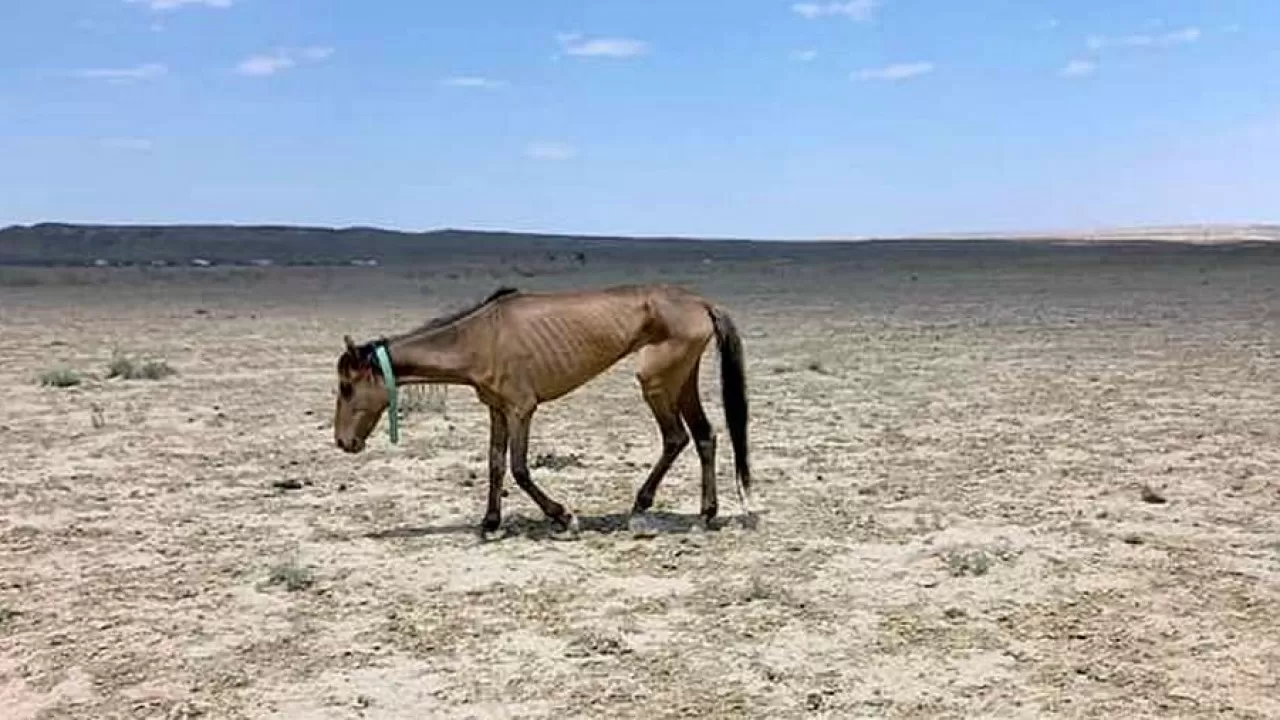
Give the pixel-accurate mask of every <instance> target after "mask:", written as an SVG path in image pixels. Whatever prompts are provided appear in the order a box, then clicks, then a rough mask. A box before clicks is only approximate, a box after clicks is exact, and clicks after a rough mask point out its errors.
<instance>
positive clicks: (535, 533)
mask: <svg viewBox="0 0 1280 720" xmlns="http://www.w3.org/2000/svg"><path fill="white" fill-rule="evenodd" d="M630 522H631V514H630V513H605V514H601V515H579V516H578V529H579V531H580V532H581V533H597V534H600V535H615V534H618V533H626V534H630V533H631V532H632V528H631V524H630ZM730 523H733V524H737V525H738V526H740V527H742V528H744V529H747V530H756V529H757V528H758V523H759V520H758V518H757V517H756V515H748V516H732V517H719V518H716V520H715V521H714V522H713V523H712V524H711V526H710V527H709V528H705V529H706V530H710V531H718V530H720V529H722V528H724V527H725V526H727V525H729V524H730ZM645 526H646V530H647V531H648V532H647V534H650V535H683V534H688V533H692V532H697V531H701V530H703V529H704V528H703V524H702V517H701V516H699V515H697V514H696V513H675V512H665V511H655V510H651V511H649V512H648V513H646V523H645ZM480 534H481V531H480V524H479V522H462V523H446V524H443V525H421V526H401V527H395V528H388V529H386V530H376V531H373V532H369V533H365V535H364V537H366V538H369V539H372V540H393V539H398V538H420V537H435V536H447V535H480ZM495 534H496V535H497V537H493V536H490V537H489V538H487V540H488V541H489V542H500V541H502V540H507V539H509V538H515V537H519V538H524V539H526V540H535V541H545V540H564V539H573V538H572V537H570V536H569V535H568V533H566V531H563V530H560V529H559V528H558V526H556V524H555V523H553V522H551V521H550V520H548V519H545V518H541V517H528V516H525V515H520V514H513V515H509V516H507V517H506V518H504V519H503V523H502V527H501V528H499V530H498V532H497V533H495Z"/></svg>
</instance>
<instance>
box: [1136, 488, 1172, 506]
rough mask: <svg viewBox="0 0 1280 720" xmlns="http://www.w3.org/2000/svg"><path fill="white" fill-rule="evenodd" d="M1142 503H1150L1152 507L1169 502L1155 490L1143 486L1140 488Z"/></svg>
mask: <svg viewBox="0 0 1280 720" xmlns="http://www.w3.org/2000/svg"><path fill="white" fill-rule="evenodd" d="M1142 502H1145V503H1152V504H1154V505H1163V504H1164V503H1167V502H1169V501H1168V500H1166V499H1165V497H1164V495H1161V494H1160V493H1159V492H1158V491H1157V490H1156V489H1155V488H1153V487H1151V486H1150V485H1145V484H1144V485H1143V486H1142Z"/></svg>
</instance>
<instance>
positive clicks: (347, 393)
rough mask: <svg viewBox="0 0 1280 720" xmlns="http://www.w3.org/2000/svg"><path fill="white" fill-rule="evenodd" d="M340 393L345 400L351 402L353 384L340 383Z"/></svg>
mask: <svg viewBox="0 0 1280 720" xmlns="http://www.w3.org/2000/svg"><path fill="white" fill-rule="evenodd" d="M338 392H340V393H342V397H343V399H344V400H350V399H351V383H345V382H344V383H340V384H339V385H338Z"/></svg>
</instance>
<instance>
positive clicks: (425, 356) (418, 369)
mask: <svg viewBox="0 0 1280 720" xmlns="http://www.w3.org/2000/svg"><path fill="white" fill-rule="evenodd" d="M461 339H462V338H461V334H460V333H459V332H457V330H456V329H453V328H444V329H440V330H436V331H433V332H428V333H424V334H420V335H412V336H408V337H404V338H398V339H396V340H392V341H391V342H389V343H388V345H387V349H388V350H389V351H390V354H391V362H392V364H393V365H394V369H395V373H396V377H397V379H398V380H399V381H400V382H403V383H448V384H460V385H468V384H471V382H472V376H471V375H472V374H471V369H470V367H469V363H470V353H468V352H467V351H466V348H465V347H463V343H462V342H461Z"/></svg>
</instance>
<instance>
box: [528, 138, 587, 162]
mask: <svg viewBox="0 0 1280 720" xmlns="http://www.w3.org/2000/svg"><path fill="white" fill-rule="evenodd" d="M524 154H525V155H527V156H529V157H531V158H533V159H534V160H569V159H572V158H573V157H575V156H577V154H578V151H577V150H576V149H575V148H573V147H572V146H570V145H565V144H564V143H554V142H535V143H530V144H529V146H528V147H526V148H525V149H524Z"/></svg>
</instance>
